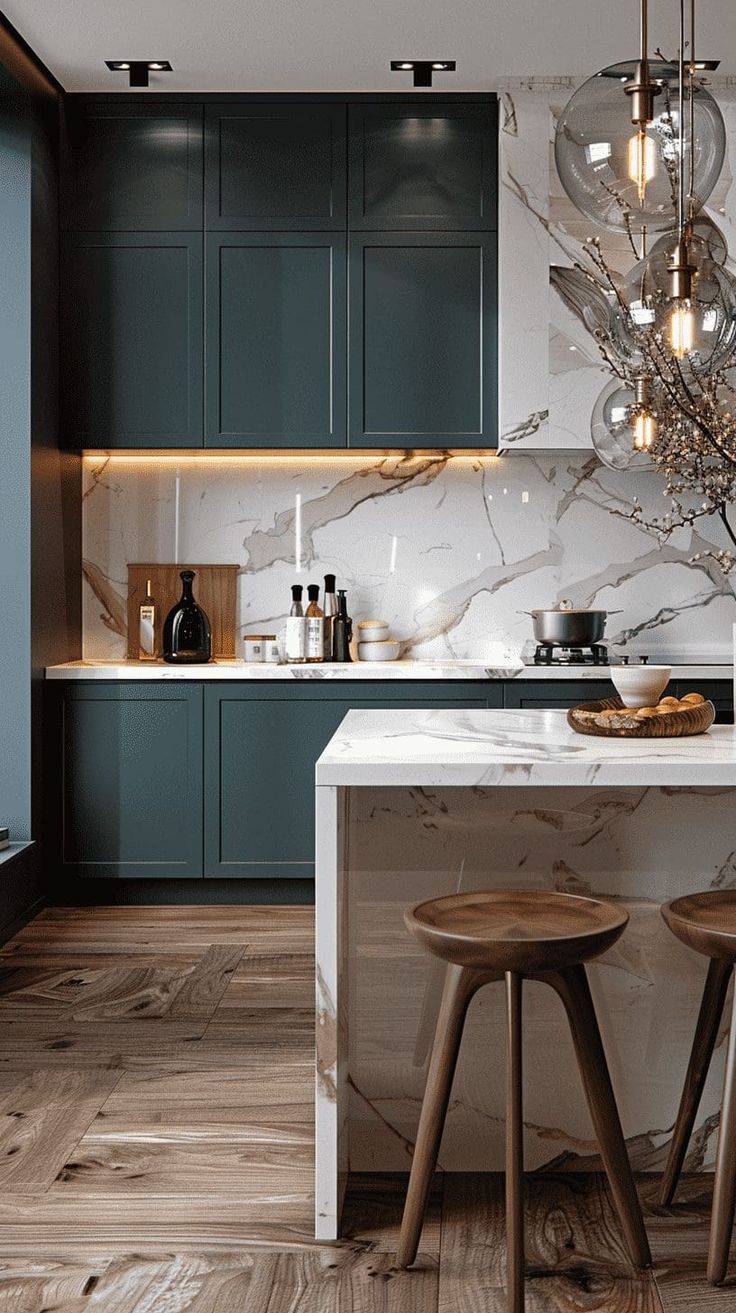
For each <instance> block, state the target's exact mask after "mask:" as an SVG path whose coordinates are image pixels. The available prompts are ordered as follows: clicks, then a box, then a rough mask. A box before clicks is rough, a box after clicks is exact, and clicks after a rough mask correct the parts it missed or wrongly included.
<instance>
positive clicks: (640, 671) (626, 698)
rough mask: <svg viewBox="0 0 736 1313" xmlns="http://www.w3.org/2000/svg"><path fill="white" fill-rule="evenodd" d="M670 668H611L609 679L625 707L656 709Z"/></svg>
mask: <svg viewBox="0 0 736 1313" xmlns="http://www.w3.org/2000/svg"><path fill="white" fill-rule="evenodd" d="M671 674H672V667H671V666H611V679H612V680H613V683H614V684H615V686H616V691H617V693H618V694H619V696H620V698H621V701H622V702H623V704H624V706H625V707H656V705H657V703H658V702H659V699H660V698H661V696H662V694H663V693H664V690H665V689H666V687H667V685H668V683H669V678H670V675H671Z"/></svg>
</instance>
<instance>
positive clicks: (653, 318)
mask: <svg viewBox="0 0 736 1313" xmlns="http://www.w3.org/2000/svg"><path fill="white" fill-rule="evenodd" d="M685 234H686V235H685V239H684V242H683V244H682V246H681V245H680V244H679V243H678V242H677V241H676V238H675V236H674V235H673V234H670V235H669V237H668V238H667V239H664V238H662V239H660V241H659V242H657V243H656V245H655V247H654V248H653V249H652V251H651V253H650V254H649V255H648V256H647V257H646V258H645V259H643V260H640V261H639V262H638V263H637V264H635V265H634V267H633V269H631V270H630V271H629V273H628V274H627V275H626V277H625V278H624V279H623V281H622V282H621V283H620V284H619V298H620V303H619V305H616V306H614V307H613V309H612V311H611V321H610V322H611V343H612V345H613V347H614V349H615V352H616V354H617V355H618V357H619V358H620V359H621V361H623V362H626V363H627V364H628V365H629V366H630V367H633V368H636V367H637V366H638V365H640V364H641V358H642V343H641V338H640V336H639V335H640V334H648V333H652V334H655V335H656V336H657V337H658V338H660V339H661V340H662V342H663V343H665V344H666V346H667V348H668V349H669V350H670V351H671V352H672V355H673V356H674V357H675V358H676V359H678V360H683V359H685V358H687V362H688V366H689V368H690V369H691V370H692V371H693V373H694V374H706V373H712V372H713V371H714V370H718V369H723V368H724V367H726V366H727V365H728V364H729V362H730V361H731V360H732V359H733V357H734V354H735V353H736V282H734V279H733V277H732V275H731V274H730V273H728V271H727V270H726V269H724V268H723V266H722V265H721V264H720V263H719V262H718V261H717V260H715V259H714V258H713V257H712V256H711V255H710V253H709V251H710V249H711V248H710V247H709V246H708V245H706V242H705V241H704V240H703V238H702V237H700V236H699V235H698V233H697V232H696V231H693V230H691V229H690V226H689V225H687V226H686V229H685ZM683 249H685V250H686V251H687V256H686V259H687V262H688V279H689V288H688V291H689V295H688V297H687V300H683V299H676V300H673V298H672V280H673V252H674V253H677V252H679V251H682V250H683ZM716 249H717V248H716ZM718 253H719V254H720V252H718ZM680 258H681V257H680ZM678 277H679V275H678Z"/></svg>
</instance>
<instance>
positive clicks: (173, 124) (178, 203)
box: [61, 96, 202, 232]
mask: <svg viewBox="0 0 736 1313" xmlns="http://www.w3.org/2000/svg"><path fill="white" fill-rule="evenodd" d="M61 176H62V184H63V187H62V205H61V222H62V227H63V228H67V229H76V230H77V231H79V230H82V229H84V230H86V231H96V232H121V231H128V232H170V231H171V230H177V231H187V230H188V231H191V232H201V231H202V106H201V105H196V104H192V105H187V104H186V103H185V102H183V101H166V100H158V99H156V100H155V102H151V101H149V102H148V103H142V102H141V97H140V96H139V97H138V98H137V101H136V102H135V103H133V102H131V101H125V100H122V101H121V102H120V103H119V104H118V103H115V104H111V103H110V102H109V101H107V102H102V103H97V104H95V103H92V104H84V105H82V106H78V105H74V104H72V105H70V104H69V100H68V98H67V102H66V107H65V115H64V128H63V132H62V170H61Z"/></svg>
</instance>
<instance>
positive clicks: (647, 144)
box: [629, 124, 657, 205]
mask: <svg viewBox="0 0 736 1313" xmlns="http://www.w3.org/2000/svg"><path fill="white" fill-rule="evenodd" d="M656 172H657V147H656V143H655V141H654V138H653V137H650V136H649V135H648V133H647V131H646V128H645V126H644V125H643V124H642V126H641V127H640V128H639V130H638V131H637V132H635V133H634V135H633V137H631V138H630V139H629V177H630V178H631V181H632V182H635V183H636V190H637V193H638V196H639V204H640V205H643V204H644V201H645V199H646V194H647V183H648V182H651V181H652V178H653V177H654V175H655V173H656Z"/></svg>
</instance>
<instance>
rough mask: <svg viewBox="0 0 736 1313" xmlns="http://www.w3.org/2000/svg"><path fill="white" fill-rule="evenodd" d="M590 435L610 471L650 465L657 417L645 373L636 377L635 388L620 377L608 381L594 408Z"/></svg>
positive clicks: (594, 447)
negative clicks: (650, 453)
mask: <svg viewBox="0 0 736 1313" xmlns="http://www.w3.org/2000/svg"><path fill="white" fill-rule="evenodd" d="M590 436H591V440H592V443H593V450H594V451H595V453H596V455H597V456H598V459H599V460H600V461H602V463H603V464H604V465H607V466H608V468H609V469H611V470H627V469H631V468H632V466H638V465H647V464H649V452H650V451H651V449H652V447H653V446H654V443H655V441H656V437H657V420H656V415H655V412H654V409H653V407H652V404H651V401H650V382H649V379H648V378H647V377H646V376H644V375H641V376H637V378H636V382H635V386H634V387H633V388H631V387H628V386H627V385H626V384H625V383H622V382H621V380H620V379H618V378H614V379H612V380H611V381H610V382H609V383H607V384H606V386H605V387H604V388H603V391H602V392H601V394H600V396H599V397H598V400H597V401H596V403H595V406H594V407H593V414H592V415H591V419H590Z"/></svg>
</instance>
